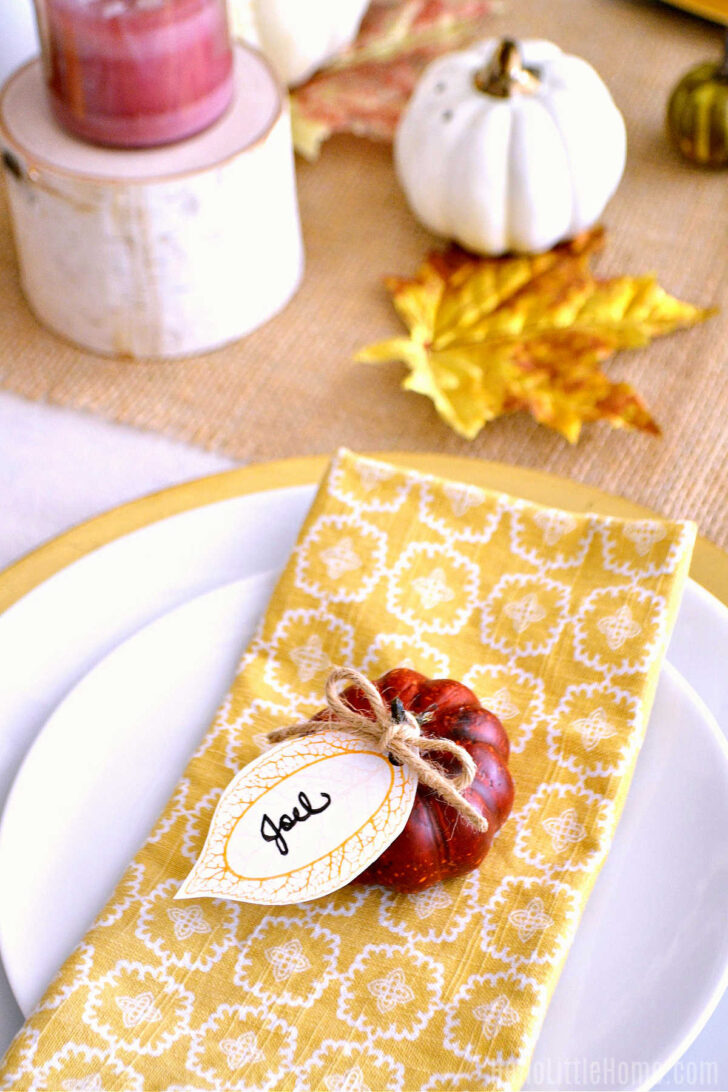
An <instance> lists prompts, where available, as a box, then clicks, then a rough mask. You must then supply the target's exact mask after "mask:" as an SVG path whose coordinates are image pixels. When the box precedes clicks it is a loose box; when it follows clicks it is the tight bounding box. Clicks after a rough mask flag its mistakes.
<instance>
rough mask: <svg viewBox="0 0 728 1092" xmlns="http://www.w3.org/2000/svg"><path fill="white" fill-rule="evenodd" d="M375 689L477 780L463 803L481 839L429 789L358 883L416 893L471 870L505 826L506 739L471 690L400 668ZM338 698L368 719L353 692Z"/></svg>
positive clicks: (508, 790)
mask: <svg viewBox="0 0 728 1092" xmlns="http://www.w3.org/2000/svg"><path fill="white" fill-rule="evenodd" d="M375 686H376V687H377V689H378V690H379V692H380V694H381V695H382V697H383V698H384V700H385V701H386V702H388V703H391V702H393V701H394V700H395V699H396V698H399V699H400V701H401V702H402V704H403V705H404V707H405V709H407V710H409V711H411V712H412V713H414V714H415V716H416V717H417V718H418V719H419V720H420V726H421V730H422V734H423V735H426V736H442V737H445V738H446V739H451V740H454V741H455V742H456V743H458V744H460V746H461V747H463V748H464V749H465V750H466V751H468V753H469V754H470V755H471V756H472V758H473V759H474V761H475V765H476V767H477V773H476V776H475V780H474V781H473V784H472V785H471V786H470V788H469V789H467V790H466V791H465V793H464V794H463V795H464V796H465V797H466V799H467V800H469V801H470V803H471V804H473V805H474V806H475V807H476V808H477V809H478V811H479V812H480V813H481V814H482V815H484V816H485V818H486V819H487V820H488V829H487V831H485V832H481V831H478V830H476V829H475V827H474V826H472V824H471V823H469V822H468V821H467V819H465V818H463V816H462V815H460V814H459V813H458V812H457V811H455V809H454V808H452V807H450V805H448V804H445V803H444V802H443V801H442V800H441V799H440V797H439V796H437V794H436V793H435V792H433V791H432V789H429V788H427V787H426V786H424V785H420V786H419V787H418V789H417V796H416V797H415V804H414V807H413V809H412V813H411V814H410V817H409V819H408V820H407V825H406V826H405V828H404V830H403V831H402V833H401V834H400V835H399V836H398V837H397V838H395V840H394V841H393V842H392V844H391V845H390V846H388V847H387V849H385V851H384V853H383V854H382V855H381V857H379V858H378V859H377V860H376V861H375V862H374V864H372V865H370V866H369V868H367V869H366V870H365V871H364V872H362V874H361V875H360V876H359V877H358V878H357V883H367V884H381V885H383V886H384V887H391V888H394V890H396V891H421V890H423V889H424V888H426V887H431V886H432V885H433V884H436V883H439V882H440V881H441V880H449V879H452V878H453V877H455V876H462V875H464V874H465V873H466V872H471V871H472V870H473V869H474V868H477V867H478V865H479V864H480V862H481V861H482V860H483V858H484V857H485V855H486V853H487V852H488V850H489V849H490V846H491V843H492V841H493V837H494V835H495V833H496V831H498V830H499V829H500V827H501V826H502V825H503V823H504V822H505V820H506V819H507V817H508V815H509V813H510V810H511V806H512V804H513V781H512V780H511V775H510V773H509V772H508V765H507V763H508V752H509V742H508V736H507V735H506V732H505V729H504V728H503V725H502V724H501V722H500V721H499V720H498V718H497V717H496V716H494V714H493V713H489V712H488V710H487V709H484V708H483V706H482V705H481V704H480V702H479V701H478V699H477V697H476V696H475V694H474V693H473V692H472V690H469V689H468V687H467V686H463V684H462V683H459V682H455V681H454V680H453V679H428V678H426V677H425V676H424V675H420V673H419V672H418V671H410V670H409V668H405V667H398V668H395V669H394V670H393V671H388V672H387V674H386V675H383V676H382V677H381V679H377V680H376V682H375ZM342 697H343V698H344V700H345V701H346V702H347V703H348V704H349V705H350V706H352V708H354V709H356V710H358V711H359V712H361V713H365V714H366V713H369V712H371V707H370V705H369V701H368V699H367V697H366V696H365V694H364V693H363V692H362V691H361V690H359V689H358V688H357V687H353V686H349V687H347V688H346V690H344V691H343V694H342ZM324 715H325V714H324ZM428 757H429V756H428ZM432 757H434V758H435V759H436V761H437V762H438V763H439V765H441V766H442V767H443V768H445V769H446V770H447V769H452V768H453V765H454V762H453V759H452V758H451V757H450V756H449V755H447V754H445V753H443V754H437V753H435V754H434V755H433V756H432Z"/></svg>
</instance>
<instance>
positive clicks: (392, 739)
mask: <svg viewBox="0 0 728 1092" xmlns="http://www.w3.org/2000/svg"><path fill="white" fill-rule="evenodd" d="M349 685H352V686H356V687H357V688H358V689H359V690H361V691H363V693H364V694H365V695H366V698H367V700H368V702H369V705H370V707H371V716H367V715H365V714H364V713H359V712H358V711H357V710H356V709H352V707H351V706H350V705H349V704H348V703H347V702H346V701H344V699H343V697H342V695H341V693H340V692H339V688H340V687H343V686H349ZM325 695H326V705H327V713H328V716H327V717H326V718H322V719H321V720H307V721H304V722H303V723H302V724H291V725H289V726H287V727H285V728H277V729H276V730H275V731H273V732H270V733H269V734H268V739H269V740H270V741H271V743H281V742H283V740H284V739H293V738H296V737H303V736H309V735H312V734H313V733H315V732H322V731H324V730H325V729H327V728H339V729H342V730H343V729H346V730H347V731H350V732H353V733H354V734H355V735H357V736H359V737H360V738H361V739H362V740H364V741H365V742H367V743H374V744H376V745H377V746H378V747H381V748H382V750H383V751H384V752H385V753H386V754H388V755H389V756H390V758H391V759H392V760H394V761H395V762H397V763H399V764H400V765H402V764H403V763H405V762H406V763H407V765H408V766H409V768H410V769H411V770H412V771H413V772H414V773H415V774H416V775H417V778H418V780H419V781H420V782H421V783H422V784H423V785H427V786H428V788H430V789H432V790H433V791H434V792H436V793H437V795H438V796H439V797H440V798H441V799H442V800H444V801H445V803H446V804H449V805H450V807H452V808H455V810H456V811H457V812H459V813H460V815H462V816H463V817H464V818H465V819H467V820H468V822H470V823H472V824H473V826H474V827H475V828H476V830H480V831H486V830H487V829H488V820H487V819H486V818H485V817H484V816H482V815H481V814H480V812H479V811H477V809H476V808H474V807H473V805H472V804H471V803H470V802H469V801H468V800H466V799H465V797H464V796H463V795H462V794H463V792H464V790H465V789H469V788H470V786H471V785H472V783H473V780H474V779H475V774H476V772H477V771H476V766H475V763H474V761H473V759H472V758H471V756H470V755H469V754H468V752H467V751H466V750H465V748H464V747H461V746H459V744H457V743H454V742H453V741H452V740H451V739H443V738H441V737H439V736H433V737H427V736H423V735H422V733H421V731H420V724H419V722H418V720H417V718H416V717H415V715H414V714H413V713H410V712H409V711H408V710H406V709H405V708H404V706H403V705H402V703H401V702H400V701H398V700H395V701H394V702H392V704H391V706H390V705H387V703H386V702H385V701H384V699H383V697H382V695H381V694H380V693H379V691H378V690H377V688H376V686H375V685H374V683H373V682H371V681H370V680H369V679H367V677H366V676H365V675H362V674H360V673H359V672H358V671H354V670H353V669H352V668H348V667H335V668H333V670H332V671H331V672H330V674H329V677H328V678H327V680H326V687H325ZM430 751H439V752H440V754H442V753H443V752H445V753H446V754H449V755H452V756H453V758H454V759H456V761H457V763H458V766H459V769H458V770H457V771H455V772H454V773H452V774H449V773H448V772H446V771H445V770H443V769H442V767H441V766H439V765H438V764H437V762H435V761H433V760H432V759H428V758H425V755H426V754H427V753H428V752H430Z"/></svg>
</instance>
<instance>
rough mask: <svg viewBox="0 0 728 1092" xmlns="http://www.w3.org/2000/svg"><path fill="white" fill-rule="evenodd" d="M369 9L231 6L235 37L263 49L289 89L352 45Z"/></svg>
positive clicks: (319, 1)
mask: <svg viewBox="0 0 728 1092" xmlns="http://www.w3.org/2000/svg"><path fill="white" fill-rule="evenodd" d="M368 6H369V0H230V7H231V12H232V21H233V30H234V32H235V33H236V34H237V35H239V37H241V38H244V39H245V40H246V41H248V42H251V43H252V44H253V45H257V46H259V47H260V48H261V49H262V50H263V52H264V53H265V54H266V56H267V57H268V59H269V60H270V61H271V63H272V65H273V67H274V68H275V70H276V72H277V73H278V75H279V77H280V78H281V80H282V81H283V83H284V84H286V85H288V86H289V87H292V86H294V85H295V84H298V83H302V82H303V80H306V79H308V77H309V76H310V75H312V73H314V72H315V71H316V69H317V68H320V67H321V65H322V64H323V63H324V62H325V61H327V60H329V59H330V58H331V57H332V56H333V55H334V54H335V53H338V51H339V50H340V49H343V47H344V46H346V45H348V44H349V42H351V41H352V40H353V39H354V37H355V36H356V32H357V31H358V29H359V24H360V23H361V20H362V17H363V15H364V12H365V11H366V9H367V7H368Z"/></svg>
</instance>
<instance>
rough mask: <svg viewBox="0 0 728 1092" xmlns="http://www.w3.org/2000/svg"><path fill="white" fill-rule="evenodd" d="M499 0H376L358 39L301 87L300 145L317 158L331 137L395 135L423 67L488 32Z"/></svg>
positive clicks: (294, 105)
mask: <svg viewBox="0 0 728 1092" xmlns="http://www.w3.org/2000/svg"><path fill="white" fill-rule="evenodd" d="M300 2H301V3H304V2H305V0H300ZM497 3H498V0H372V3H371V4H370V6H369V8H368V10H367V13H366V15H365V16H364V20H363V22H362V25H361V28H360V30H359V34H358V36H357V38H356V40H355V41H354V42H353V44H352V45H351V46H349V48H348V49H346V50H344V51H343V52H342V53H340V54H339V55H338V56H337V57H335V58H334V60H333V61H331V62H330V63H329V64H328V65H326V66H325V67H324V68H322V69H321V71H320V72H317V73H316V74H315V75H314V76H313V77H312V78H311V79H310V80H309V81H308V82H307V83H305V84H303V85H302V86H301V87H298V88H296V89H295V90H294V91H293V93H292V95H291V119H292V122H293V141H294V144H295V147H296V150H297V151H298V152H300V153H301V154H302V155H304V156H306V158H308V159H315V158H316V156H317V155H318V153H319V150H320V148H321V144H322V143H323V141H325V140H327V139H328V137H330V136H331V135H332V134H333V133H342V132H351V133H356V134H357V135H358V136H368V137H372V138H374V139H378V140H391V139H392V137H393V136H394V131H395V129H396V127H397V122H398V120H399V117H400V114H401V113H402V110H403V109H404V107H405V105H406V103H407V101H408V99H409V97H410V95H411V94H412V91H413V90H414V86H415V84H416V83H417V80H418V79H419V77H420V76H421V74H422V72H423V70H424V69H425V68H426V67H427V65H428V64H429V63H430V61H432V60H434V58H435V57H439V56H440V55H441V54H442V53H446V52H448V51H449V50H452V49H458V48H461V47H462V46H464V45H466V44H468V43H469V42H472V41H475V39H477V38H481V37H483V36H484V35H485V34H486V32H487V22H486V19H485V17H486V15H487V14H488V13H490V12H492V11H493V10H494V8H495V7H496V6H497Z"/></svg>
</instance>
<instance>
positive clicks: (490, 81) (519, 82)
mask: <svg viewBox="0 0 728 1092" xmlns="http://www.w3.org/2000/svg"><path fill="white" fill-rule="evenodd" d="M540 83H541V80H540V74H539V72H538V70H537V69H535V68H527V67H526V65H524V63H523V56H522V54H521V50H520V47H519V45H518V42H515V41H514V40H513V39H512V38H504V39H503V41H502V42H501V43H500V44H499V46H498V48H497V49H496V51H495V53H494V54H493V58H492V60H491V61H490V62H489V63H488V64H487V65H485V66H484V67H483V68H481V69H480V70H479V71H478V72H476V74H475V86H476V87H477V89H478V91H482V92H483V93H484V94H486V95H493V96H495V98H499V99H509V98H510V97H511V95H514V94H521V95H523V94H533V92H534V91H536V90H537V89H538V87H539V86H540Z"/></svg>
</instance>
